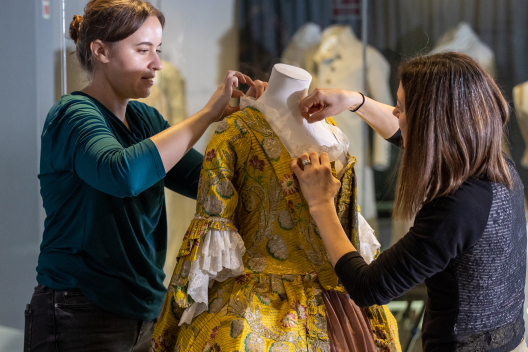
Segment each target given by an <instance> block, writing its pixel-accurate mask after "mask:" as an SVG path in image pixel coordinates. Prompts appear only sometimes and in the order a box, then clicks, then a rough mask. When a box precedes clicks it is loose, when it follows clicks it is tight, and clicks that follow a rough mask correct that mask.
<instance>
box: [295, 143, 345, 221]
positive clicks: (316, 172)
mask: <svg viewBox="0 0 528 352" xmlns="http://www.w3.org/2000/svg"><path fill="white" fill-rule="evenodd" d="M308 159H309V160H310V163H309V164H306V165H305V166H304V171H303V170H301V168H300V167H299V165H298V164H297V159H293V160H292V165H291V166H292V169H293V172H295V175H296V176H297V178H298V179H299V184H300V186H301V190H302V193H303V196H304V198H305V199H306V202H307V203H308V206H309V208H310V213H312V212H314V211H316V210H317V208H318V207H326V206H328V205H330V206H331V208H332V209H333V208H334V197H335V195H336V193H337V191H339V188H340V187H341V182H339V180H338V179H336V178H335V177H334V176H333V175H332V167H331V166H330V159H329V158H328V154H327V153H321V155H317V153H315V152H312V153H310V155H308V154H307V153H304V154H303V155H302V156H301V160H303V161H304V160H308Z"/></svg>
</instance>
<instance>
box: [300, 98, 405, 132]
mask: <svg viewBox="0 0 528 352" xmlns="http://www.w3.org/2000/svg"><path fill="white" fill-rule="evenodd" d="M362 101H363V97H362V96H361V94H359V93H358V92H353V91H347V90H342V89H320V88H317V89H315V90H314V91H313V92H312V94H310V95H308V96H307V97H306V98H304V99H303V100H302V101H301V103H300V109H301V115H302V116H303V117H304V118H306V120H307V121H308V122H316V121H321V120H323V119H325V118H327V117H330V116H335V115H337V114H339V113H341V112H343V111H345V110H353V109H355V108H357V107H358V106H359V105H360V104H361V102H362ZM393 110H394V107H393V106H390V105H386V104H382V103H379V102H377V101H375V100H372V99H370V98H368V97H365V103H364V104H363V105H362V106H361V108H360V109H359V110H357V111H356V114H358V115H359V116H360V117H361V118H362V119H363V120H364V121H365V122H366V123H367V124H369V125H370V127H372V128H373V129H374V131H376V132H377V133H378V134H379V135H380V136H382V137H383V138H385V139H388V138H390V137H392V136H393V135H394V133H396V131H397V130H398V128H399V126H398V119H397V118H396V117H395V116H394V115H393V114H392V111H393Z"/></svg>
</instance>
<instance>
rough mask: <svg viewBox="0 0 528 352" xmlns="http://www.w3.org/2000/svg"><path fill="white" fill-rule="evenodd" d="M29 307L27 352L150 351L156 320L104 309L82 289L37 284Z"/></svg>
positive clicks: (26, 331)
mask: <svg viewBox="0 0 528 352" xmlns="http://www.w3.org/2000/svg"><path fill="white" fill-rule="evenodd" d="M26 308H27V309H26V312H25V315H26V324H25V331H24V352H51V351H53V352H69V351H75V352H87V351H98V352H121V351H123V352H124V351H127V352H129V351H130V352H132V351H133V352H148V351H149V349H150V345H151V338H152V333H153V331H154V325H155V323H156V320H150V321H142V320H137V319H131V318H125V317H122V316H120V315H116V314H114V313H111V312H109V311H106V310H104V309H101V308H99V307H98V306H97V305H96V304H94V303H93V302H91V301H89V300H88V299H87V298H86V297H85V296H84V295H83V294H82V293H81V291H80V290H79V289H71V290H64V291H59V290H53V289H50V288H48V287H44V286H37V287H35V293H34V294H33V297H32V298H31V304H29V305H28V306H27V307H26Z"/></svg>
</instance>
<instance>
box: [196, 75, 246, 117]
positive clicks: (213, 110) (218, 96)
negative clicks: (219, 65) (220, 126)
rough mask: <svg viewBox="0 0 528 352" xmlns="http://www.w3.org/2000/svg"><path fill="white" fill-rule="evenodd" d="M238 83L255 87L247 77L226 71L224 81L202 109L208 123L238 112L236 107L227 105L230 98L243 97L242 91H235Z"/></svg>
mask: <svg viewBox="0 0 528 352" xmlns="http://www.w3.org/2000/svg"><path fill="white" fill-rule="evenodd" d="M239 82H240V83H245V84H247V85H249V86H250V87H254V86H255V83H253V80H252V79H251V78H249V76H246V75H244V74H242V73H240V72H238V71H227V74H226V76H225V78H224V81H223V82H222V84H220V85H219V86H218V88H217V89H216V91H215V92H214V94H213V96H212V97H211V99H209V101H208V102H207V104H206V105H205V107H204V108H203V111H204V112H205V113H206V116H208V117H209V118H210V119H211V120H210V121H209V122H210V123H212V122H215V121H220V120H222V119H223V118H224V117H226V116H228V115H231V114H232V113H234V112H237V111H238V110H240V108H239V107H238V106H231V105H229V100H230V99H231V98H240V97H242V96H244V93H243V92H242V91H240V90H238V89H235V87H238V83H239Z"/></svg>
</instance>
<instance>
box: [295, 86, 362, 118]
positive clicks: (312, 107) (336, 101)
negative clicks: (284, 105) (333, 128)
mask: <svg viewBox="0 0 528 352" xmlns="http://www.w3.org/2000/svg"><path fill="white" fill-rule="evenodd" d="M362 101H363V97H362V96H361V94H359V93H357V92H351V91H347V90H343V89H321V88H316V89H315V90H314V91H313V92H312V94H310V95H308V96H307V97H306V98H304V99H303V100H302V101H301V102H300V104H299V107H300V110H301V115H302V116H303V117H304V118H305V119H306V120H307V121H308V122H309V123H313V122H317V121H321V120H324V119H326V118H327V117H331V116H335V115H337V114H340V113H342V112H343V111H345V110H350V109H354V108H356V107H357V106H359V104H361V102H362Z"/></svg>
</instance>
